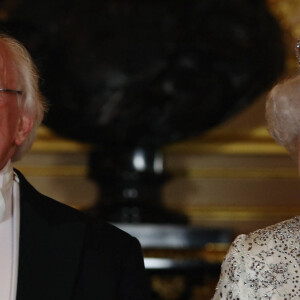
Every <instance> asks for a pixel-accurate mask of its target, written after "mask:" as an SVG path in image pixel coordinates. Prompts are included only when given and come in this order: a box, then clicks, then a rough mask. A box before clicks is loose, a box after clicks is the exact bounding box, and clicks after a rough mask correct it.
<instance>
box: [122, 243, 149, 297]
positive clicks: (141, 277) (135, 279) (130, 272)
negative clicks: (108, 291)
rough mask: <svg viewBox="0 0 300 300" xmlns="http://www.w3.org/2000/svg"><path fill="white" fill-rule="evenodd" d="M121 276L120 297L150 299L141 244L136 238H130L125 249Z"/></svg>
mask: <svg viewBox="0 0 300 300" xmlns="http://www.w3.org/2000/svg"><path fill="white" fill-rule="evenodd" d="M121 278H122V279H121V283H120V289H119V297H118V299H120V300H148V299H149V295H150V292H149V291H150V288H149V281H148V278H147V276H146V273H145V268H144V260H143V255H142V250H141V246H140V243H139V242H138V240H137V239H136V238H131V239H130V244H129V245H128V248H127V249H126V251H125V257H124V262H123V270H122V276H121Z"/></svg>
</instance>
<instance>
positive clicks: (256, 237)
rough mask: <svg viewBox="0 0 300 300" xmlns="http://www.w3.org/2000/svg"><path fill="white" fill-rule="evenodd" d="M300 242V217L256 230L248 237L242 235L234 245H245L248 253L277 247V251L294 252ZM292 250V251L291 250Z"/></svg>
mask: <svg viewBox="0 0 300 300" xmlns="http://www.w3.org/2000/svg"><path fill="white" fill-rule="evenodd" d="M299 240H300V216H297V217H294V218H292V219H288V220H285V221H282V222H279V223H277V224H274V225H271V226H268V227H265V228H262V229H258V230H255V231H253V232H251V233H249V234H247V235H240V236H238V237H237V238H236V240H235V242H234V244H239V243H240V244H244V245H245V246H247V247H248V248H247V251H250V252H255V250H257V251H261V249H262V248H268V249H270V248H271V247H275V249H276V250H277V251H283V252H286V251H287V250H293V249H294V248H295V246H296V245H295V243H299ZM289 248H292V249H289Z"/></svg>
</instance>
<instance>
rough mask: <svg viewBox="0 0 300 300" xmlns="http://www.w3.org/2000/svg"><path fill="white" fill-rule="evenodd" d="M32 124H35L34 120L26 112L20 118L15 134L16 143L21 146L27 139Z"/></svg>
mask: <svg viewBox="0 0 300 300" xmlns="http://www.w3.org/2000/svg"><path fill="white" fill-rule="evenodd" d="M32 126H33V120H32V119H31V118H30V117H29V116H27V115H26V114H23V115H22V116H21V117H20V119H19V123H18V127H17V131H16V135H15V144H16V145H17V146H21V145H22V144H23V142H24V141H25V140H26V138H27V136H28V134H29V133H30V131H31V129H32Z"/></svg>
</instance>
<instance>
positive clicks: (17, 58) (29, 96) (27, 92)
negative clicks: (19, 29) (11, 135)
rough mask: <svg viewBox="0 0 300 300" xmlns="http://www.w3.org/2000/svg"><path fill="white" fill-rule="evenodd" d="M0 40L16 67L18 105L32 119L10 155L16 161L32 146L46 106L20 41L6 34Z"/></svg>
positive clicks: (34, 69)
mask: <svg viewBox="0 0 300 300" xmlns="http://www.w3.org/2000/svg"><path fill="white" fill-rule="evenodd" d="M0 41H2V42H3V43H4V45H5V46H6V47H7V49H8V51H9V53H10V55H11V57H10V58H11V60H12V63H13V64H14V66H15V68H16V72H17V74H16V75H17V80H18V83H19V84H20V88H21V90H22V96H20V97H21V99H20V100H21V101H20V105H21V107H22V110H23V113H25V114H26V115H27V116H29V117H30V119H31V120H32V121H33V127H32V129H31V132H30V133H29V135H28V136H27V138H26V140H25V141H24V143H23V144H22V145H20V146H18V147H17V148H16V151H15V153H14V155H13V157H12V160H13V161H16V160H18V159H20V158H21V157H22V156H23V155H24V154H25V153H26V152H27V151H28V150H29V149H30V147H31V146H32V144H33V142H34V140H35V137H36V133H37V129H38V127H39V125H40V124H41V122H42V120H43V117H44V112H45V111H46V110H47V108H46V102H45V99H44V97H43V96H42V94H41V92H40V90H39V75H38V71H37V68H36V66H35V64H34V62H33V61H32V58H31V56H30V54H29V52H28V51H27V50H26V48H25V47H24V46H23V45H22V44H21V43H20V42H18V41H17V40H16V39H14V38H12V37H10V36H8V35H5V34H0Z"/></svg>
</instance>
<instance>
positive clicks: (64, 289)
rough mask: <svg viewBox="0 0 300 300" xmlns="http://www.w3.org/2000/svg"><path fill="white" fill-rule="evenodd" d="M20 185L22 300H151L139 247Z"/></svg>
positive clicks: (115, 231) (19, 299)
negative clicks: (149, 299)
mask: <svg viewBox="0 0 300 300" xmlns="http://www.w3.org/2000/svg"><path fill="white" fill-rule="evenodd" d="M16 172H17V174H18V176H19V179H20V245H19V272H18V286H17V300H145V299H148V284H147V280H146V276H145V270H144V264H143V257H142V253H141V248H140V245H139V243H138V241H137V240H136V239H135V238H133V237H131V236H130V235H128V234H127V233H124V232H123V231H121V230H119V229H117V228H115V227H114V226H112V225H109V224H107V223H104V222H101V221H99V220H94V219H91V218H89V217H87V216H86V215H84V214H83V213H81V212H79V211H77V210H75V209H73V208H70V207H68V206H66V205H64V204H61V203H59V202H57V201H55V200H53V199H50V198H48V197H46V196H44V195H42V194H40V193H39V192H38V191H36V190H35V189H34V188H33V187H32V186H31V185H30V184H29V183H28V182H27V181H26V179H25V178H24V176H23V175H22V174H21V173H20V172H18V171H16Z"/></svg>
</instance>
